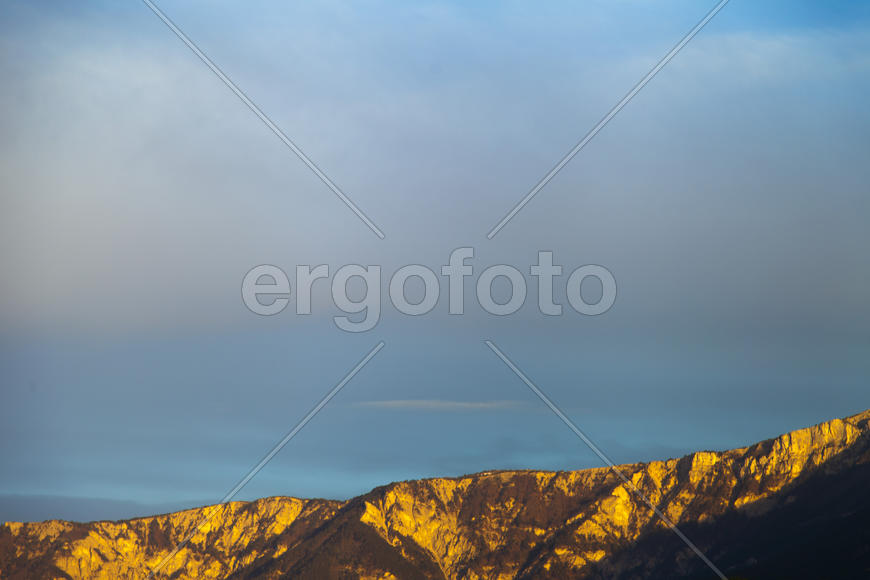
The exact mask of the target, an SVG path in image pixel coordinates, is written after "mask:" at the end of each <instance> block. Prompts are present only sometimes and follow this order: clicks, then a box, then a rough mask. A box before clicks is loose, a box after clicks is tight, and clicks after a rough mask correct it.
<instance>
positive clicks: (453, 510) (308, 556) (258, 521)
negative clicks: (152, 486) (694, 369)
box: [0, 411, 870, 580]
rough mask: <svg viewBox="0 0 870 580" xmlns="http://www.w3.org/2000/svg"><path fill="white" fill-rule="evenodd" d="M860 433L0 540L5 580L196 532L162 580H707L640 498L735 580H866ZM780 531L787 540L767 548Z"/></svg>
mask: <svg viewBox="0 0 870 580" xmlns="http://www.w3.org/2000/svg"><path fill="white" fill-rule="evenodd" d="M868 422H870V411H867V412H864V413H861V414H859V415H855V416H852V417H848V418H845V419H835V420H833V421H829V422H826V423H822V424H820V425H816V426H814V427H809V428H806V429H800V430H798V431H794V432H791V433H787V434H785V435H782V436H780V437H777V438H775V439H771V440H767V441H763V442H760V443H757V444H755V445H752V446H750V447H745V448H741V449H733V450H730V451H725V452H709V451H702V452H697V453H693V454H691V455H688V456H686V457H683V458H680V459H671V460H668V461H653V462H651V463H638V464H630V465H622V466H620V467H619V469H620V471H621V472H622V473H623V474H624V475H625V476H626V477H627V478H628V479H629V480H630V483H628V484H627V483H625V482H624V481H623V480H622V479H621V478H620V477H618V476H617V474H616V473H614V472H613V471H612V470H610V469H609V468H600V469H589V470H583V471H573V472H541V471H497V472H485V473H478V474H475V475H469V476H464V477H458V478H436V479H426V480H419V481H405V482H399V483H393V484H390V485H387V486H383V487H380V488H377V489H374V490H372V491H371V492H369V493H367V494H365V495H363V496H360V497H357V498H354V499H351V500H349V501H346V502H336V501H327V500H300V499H295V498H286V497H275V498H268V499H262V500H258V501H255V502H249V503H248V502H233V503H230V504H226V505H221V506H212V507H206V508H200V509H194V510H187V511H183V512H178V513H174V514H167V515H160V516H154V517H147V518H138V519H133V520H128V521H121V522H93V523H88V524H82V523H73V522H62V521H48V522H42V523H7V524H5V525H4V526H3V528H2V530H0V578H10V579H11V578H74V579H79V578H145V577H147V576H148V573H149V571H150V570H151V568H152V567H154V566H156V565H157V564H158V563H160V562H161V561H162V560H163V559H164V558H165V557H166V555H167V554H169V553H170V552H171V551H172V549H173V547H174V546H175V545H176V544H177V543H178V542H180V541H181V540H183V539H184V538H185V537H186V536H187V535H188V534H189V533H190V532H191V531H193V530H194V529H195V528H196V526H197V525H198V524H199V523H200V522H201V521H202V520H203V519H205V518H208V522H207V523H206V524H205V525H203V526H202V527H201V528H200V529H199V531H198V532H197V533H195V534H194V535H193V537H192V539H191V541H190V542H189V543H188V544H186V545H185V546H184V548H182V549H181V550H180V551H179V552H178V554H176V555H175V556H174V557H173V558H172V559H171V560H170V561H169V562H168V563H167V564H166V565H165V566H164V567H162V568H161V570H160V573H159V574H158V577H166V578H178V579H181V578H239V579H241V578H373V579H374V578H379V579H381V578H402V579H405V578H445V579H447V578H449V579H454V578H457V579H459V578H461V579H468V580H472V579H474V580H476V579H507V578H598V577H601V578H614V577H626V578H629V577H630V578H634V577H662V578H666V577H680V576H682V577H691V576H693V575H697V576H698V577H711V572H710V570H709V569H708V568H707V567H706V565H705V564H704V563H703V562H702V561H701V560H700V559H699V558H698V557H697V556H696V555H695V554H694V553H692V552H691V551H690V550H689V549H688V547H687V546H686V545H685V544H684V543H682V541H680V540H679V539H678V538H676V536H675V535H674V534H673V532H672V531H671V530H670V529H669V528H668V526H667V525H666V524H665V523H664V522H663V521H662V520H661V518H659V517H658V516H656V514H655V513H654V512H653V510H652V509H651V508H650V507H649V506H648V505H647V504H646V503H645V501H644V500H643V499H642V498H641V497H640V495H639V494H638V493H637V491H638V490H639V491H640V492H642V494H643V495H645V496H646V497H647V498H648V499H649V500H650V501H651V502H652V503H653V504H654V505H655V506H656V507H657V508H658V509H659V510H660V511H661V512H662V513H664V514H665V515H666V516H667V517H668V518H669V519H670V520H671V521H672V522H674V523H676V525H677V526H678V527H679V528H680V529H681V530H682V531H684V532H685V533H686V535H689V536H690V537H691V538H692V540H693V541H694V542H695V543H696V544H697V545H698V547H699V548H700V549H701V550H702V551H704V552H705V554H706V555H707V556H708V557H709V558H710V559H711V560H713V561H714V562H716V563H717V565H718V566H719V567H720V568H722V569H723V570H725V571H726V573H728V574H729V575H731V574H738V573H739V574H740V575H741V576H742V577H753V574H754V570H762V569H764V570H767V572H765V576H764V577H765V578H768V577H777V570H779V571H782V570H785V569H786V568H788V565H796V566H797V565H799V566H800V569H802V570H808V569H810V568H811V567H812V565H813V563H814V562H816V560H815V559H813V560H812V562H810V561H807V562H806V563H804V564H800V562H803V561H804V560H807V559H808V558H809V559H812V558H813V553H812V552H807V551H802V552H801V553H797V554H791V553H790V552H789V555H788V562H783V563H781V564H776V561H777V558H785V557H786V556H784V555H783V554H784V553H785V552H788V550H789V549H790V548H789V546H793V545H795V542H796V541H804V542H811V541H815V542H816V545H819V544H824V545H827V544H829V543H830V539H831V538H832V537H834V536H832V535H831V534H832V533H834V531H833V530H836V534H839V535H836V537H842V539H841V540H840V541H839V543H838V544H837V545H835V546H833V547H830V548H828V549H829V550H842V551H844V552H849V559H848V562H850V563H853V564H849V565H850V566H851V568H848V567H847V568H845V569H844V568H831V566H835V565H839V564H832V563H831V562H833V561H835V560H833V557H832V558H830V559H828V560H827V561H825V560H824V559H822V558H821V556H824V554H823V555H820V557H819V558H818V564H819V565H820V566H827V567H826V568H821V569H822V570H831V569H836V570H839V574H840V576H841V577H842V576H843V575H844V574H845V575H846V576H848V574H849V573H850V570H852V569H853V568H854V570H852V571H854V572H855V577H864V576H863V574H862V570H863V571H864V572H866V571H867V570H868V566H870V554H868V550H870V547H868V546H870V542H868V541H867V537H866V532H865V531H864V529H865V527H866V526H865V525H864V523H865V522H866V519H864V518H865V517H866V515H868V513H870V512H868V505H870V504H868V501H867V500H865V499H864V497H863V496H865V495H866V493H865V492H866V489H867V484H868V483H870V477H868V467H870V426H868ZM822 508H824V509H822ZM844 522H846V524H845V525H846V527H847V528H849V526H852V528H854V530H853V532H852V533H844V531H843V530H844V528H843V526H844ZM774 525H775V526H787V528H788V529H783V530H780V531H779V532H777V533H772V532H771V533H765V534H761V531H762V530H766V529H768V528H770V527H771V526H774ZM852 528H849V529H852ZM798 533H799V534H801V536H800V538H797V539H795V538H794V537H793V536H794V535H795V534H798ZM760 534H761V535H760ZM756 536H758V537H756ZM749 538H755V539H754V540H752V543H751V545H750V544H748V543H747V540H748V539H749ZM862 547H863V549H862ZM784 551H785V552H784ZM833 556H836V555H833ZM862 566H863V568H862ZM808 567H810V568H808ZM783 577H788V576H783ZM791 577H794V576H791Z"/></svg>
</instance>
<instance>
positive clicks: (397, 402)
mask: <svg viewBox="0 0 870 580" xmlns="http://www.w3.org/2000/svg"><path fill="white" fill-rule="evenodd" d="M355 406H357V407H369V408H376V409H401V410H407V409H416V410H422V411H494V410H499V409H516V408H518V407H523V406H526V403H524V402H522V401H445V400H439V399H394V400H387V401H362V402H360V403H356V405H355Z"/></svg>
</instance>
